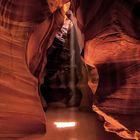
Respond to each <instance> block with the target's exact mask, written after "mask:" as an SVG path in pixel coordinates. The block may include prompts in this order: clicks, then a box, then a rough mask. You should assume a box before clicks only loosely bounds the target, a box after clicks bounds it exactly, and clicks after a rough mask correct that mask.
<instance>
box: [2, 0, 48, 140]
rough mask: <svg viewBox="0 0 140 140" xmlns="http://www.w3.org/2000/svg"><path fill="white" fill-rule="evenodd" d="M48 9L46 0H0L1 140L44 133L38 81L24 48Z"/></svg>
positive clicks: (44, 123) (44, 126)
mask: <svg viewBox="0 0 140 140" xmlns="http://www.w3.org/2000/svg"><path fill="white" fill-rule="evenodd" d="M48 11H49V10H48V7H47V5H46V1H45V0H44V1H43V0H41V1H38V0H30V1H29V0H24V2H23V1H16V0H0V139H2V140H4V139H18V138H21V137H25V136H27V135H31V134H36V135H37V134H44V133H45V132H46V122H45V116H44V113H43V110H42V106H41V102H40V98H39V95H38V81H37V79H36V78H35V77H34V76H33V75H32V74H31V72H30V71H29V69H28V66H27V62H26V56H27V55H26V51H27V48H26V47H27V42H28V39H29V37H30V35H31V33H32V32H33V31H34V30H35V29H36V26H37V25H39V24H40V23H41V22H43V21H44V19H45V18H46V17H47V16H48ZM28 57H29V56H28Z"/></svg>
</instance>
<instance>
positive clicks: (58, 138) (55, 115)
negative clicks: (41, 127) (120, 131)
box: [46, 108, 121, 140]
mask: <svg viewBox="0 0 140 140" xmlns="http://www.w3.org/2000/svg"><path fill="white" fill-rule="evenodd" d="M46 116H47V136H46V139H47V140H121V139H120V138H119V137H117V136H116V135H114V134H111V133H108V132H105V131H104V128H103V126H102V122H100V121H99V120H98V119H97V116H96V114H95V113H93V112H88V111H82V110H81V111H80V110H78V109H75V108H69V109H68V108H49V109H48V111H47V112H46ZM58 126H59V127H58Z"/></svg>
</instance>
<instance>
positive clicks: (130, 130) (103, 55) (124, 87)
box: [72, 0, 140, 139]
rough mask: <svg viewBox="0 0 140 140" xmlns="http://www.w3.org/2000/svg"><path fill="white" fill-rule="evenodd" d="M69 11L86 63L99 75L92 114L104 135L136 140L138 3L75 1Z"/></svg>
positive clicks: (139, 133)
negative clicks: (101, 122) (81, 40)
mask: <svg viewBox="0 0 140 140" xmlns="http://www.w3.org/2000/svg"><path fill="white" fill-rule="evenodd" d="M72 10H73V12H74V13H75V15H76V17H77V21H78V25H79V28H80V29H81V32H83V33H84V34H85V48H84V57H85V60H86V62H87V63H88V64H89V65H91V66H92V65H95V66H96V67H97V69H98V73H99V85H98V89H97V91H96V97H97V101H98V103H96V104H95V103H94V105H93V110H94V111H96V112H97V113H98V114H100V115H101V116H102V117H104V119H105V125H104V126H105V128H106V130H107V131H111V132H115V133H117V134H118V135H120V136H121V137H124V138H129V139H139V138H140V121H139V118H140V80H139V79H140V15H139V12H140V11H139V10H140V2H139V1H137V0H128V1H126V0H106V1H104V0H100V1H98V0H88V1H84V0H79V1H76V0H75V1H73V4H72Z"/></svg>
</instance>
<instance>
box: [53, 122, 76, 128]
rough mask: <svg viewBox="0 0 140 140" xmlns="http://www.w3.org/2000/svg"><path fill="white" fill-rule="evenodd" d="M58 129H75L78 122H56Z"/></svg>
mask: <svg viewBox="0 0 140 140" xmlns="http://www.w3.org/2000/svg"><path fill="white" fill-rule="evenodd" d="M54 124H55V126H56V127H57V128H67V127H75V126H76V122H54Z"/></svg>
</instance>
